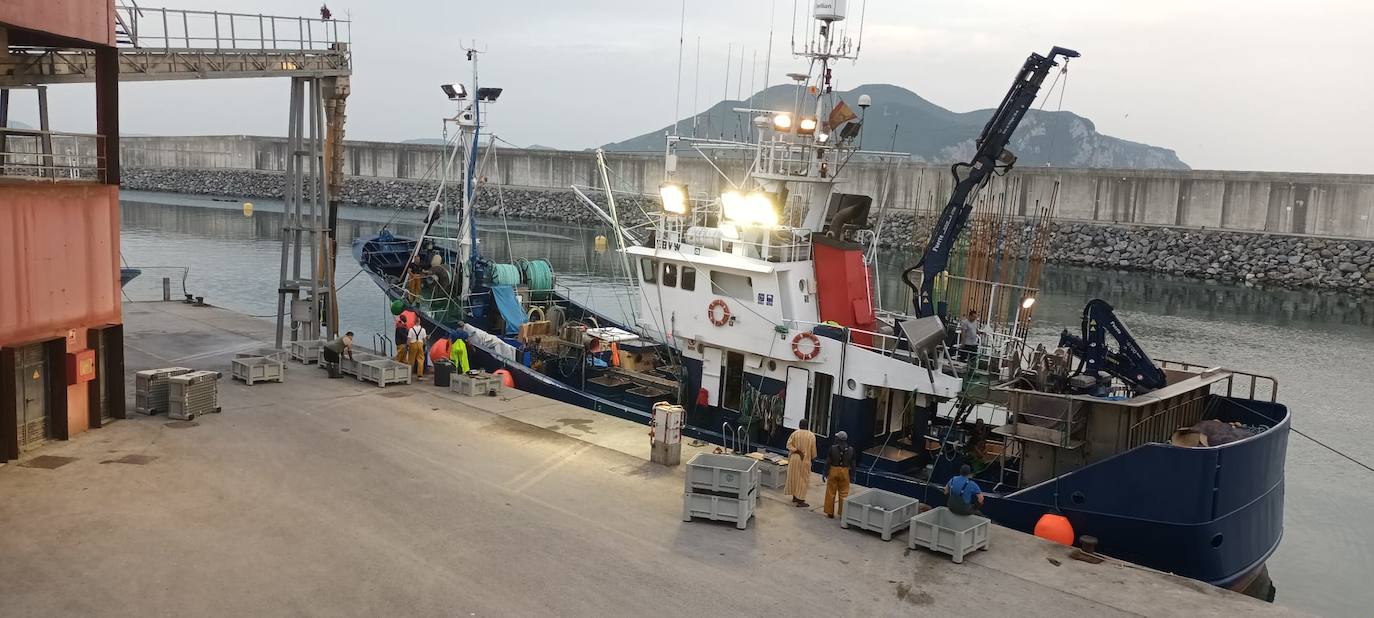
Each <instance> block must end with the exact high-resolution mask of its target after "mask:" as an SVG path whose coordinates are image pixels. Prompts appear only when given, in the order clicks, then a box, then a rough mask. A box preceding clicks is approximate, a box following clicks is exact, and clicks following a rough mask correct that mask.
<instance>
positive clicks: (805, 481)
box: [785, 419, 816, 508]
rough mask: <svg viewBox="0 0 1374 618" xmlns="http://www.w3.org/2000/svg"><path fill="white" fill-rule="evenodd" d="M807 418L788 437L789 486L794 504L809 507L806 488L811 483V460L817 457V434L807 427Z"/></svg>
mask: <svg viewBox="0 0 1374 618" xmlns="http://www.w3.org/2000/svg"><path fill="white" fill-rule="evenodd" d="M808 426H809V425H808V423H807V422H806V419H802V420H801V423H800V424H799V425H797V429H796V431H793V432H792V435H791V436H788V438H787V486H786V488H785V490H786V491H787V493H788V494H789V495H791V496H792V506H798V507H802V508H808V507H810V506H811V505H810V504H807V503H806V490H807V488H808V487H809V486H810V485H811V460H812V459H815V458H816V434H814V433H811V430H809V429H807V427H808Z"/></svg>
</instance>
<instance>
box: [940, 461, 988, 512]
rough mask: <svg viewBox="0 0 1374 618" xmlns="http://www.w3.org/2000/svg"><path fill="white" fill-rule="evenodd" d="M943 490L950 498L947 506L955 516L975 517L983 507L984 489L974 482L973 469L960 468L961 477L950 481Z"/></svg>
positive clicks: (967, 467)
mask: <svg viewBox="0 0 1374 618" xmlns="http://www.w3.org/2000/svg"><path fill="white" fill-rule="evenodd" d="M942 490H943V491H944V492H945V494H947V495H948V496H949V497H948V499H947V500H946V501H945V506H947V507H949V510H950V512H951V513H954V514H955V515H973V514H975V513H977V512H979V511H980V510H982V507H983V488H981V487H979V486H978V483H976V482H974V480H973V468H972V467H971V466H969V465H968V464H964V465H963V466H960V468H959V476H956V477H954V478H952V479H950V480H949V482H948V483H946V484H945V486H944V487H943V488H942Z"/></svg>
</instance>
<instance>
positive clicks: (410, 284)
mask: <svg viewBox="0 0 1374 618" xmlns="http://www.w3.org/2000/svg"><path fill="white" fill-rule="evenodd" d="M424 280H425V273H424V267H423V266H421V264H420V258H418V257H417V258H415V259H414V260H411V262H410V267H409V268H406V282H405V283H406V300H407V301H408V302H412V303H413V302H416V301H418V300H420V284H421V283H423V282H424Z"/></svg>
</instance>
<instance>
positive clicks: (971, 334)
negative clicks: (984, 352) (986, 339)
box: [959, 309, 978, 360]
mask: <svg viewBox="0 0 1374 618" xmlns="http://www.w3.org/2000/svg"><path fill="white" fill-rule="evenodd" d="M959 351H960V352H961V353H962V354H961V356H963V357H964V360H973V359H974V358H976V357H977V356H978V310H977V309H969V310H968V317H966V318H964V319H962V320H959Z"/></svg>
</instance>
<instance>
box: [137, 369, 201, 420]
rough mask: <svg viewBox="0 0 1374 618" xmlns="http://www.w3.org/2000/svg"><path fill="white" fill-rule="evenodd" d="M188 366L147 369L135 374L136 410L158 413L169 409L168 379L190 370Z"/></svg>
mask: <svg viewBox="0 0 1374 618" xmlns="http://www.w3.org/2000/svg"><path fill="white" fill-rule="evenodd" d="M190 371H191V369H190V368H187V367H164V368H162V369H145V370H143V371H139V372H137V373H135V374H134V412H138V413H139V414H148V415H152V414H157V413H158V412H166V411H167V380H168V379H169V378H171V377H172V376H178V375H181V374H183V373H187V372H190Z"/></svg>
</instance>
